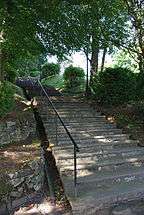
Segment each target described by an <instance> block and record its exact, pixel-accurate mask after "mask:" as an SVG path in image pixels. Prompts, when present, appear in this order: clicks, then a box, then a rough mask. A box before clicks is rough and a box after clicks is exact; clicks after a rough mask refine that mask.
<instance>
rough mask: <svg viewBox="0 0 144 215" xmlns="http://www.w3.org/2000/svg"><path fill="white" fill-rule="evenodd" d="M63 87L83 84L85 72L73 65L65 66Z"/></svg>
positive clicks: (69, 87)
mask: <svg viewBox="0 0 144 215" xmlns="http://www.w3.org/2000/svg"><path fill="white" fill-rule="evenodd" d="M63 77H64V81H65V87H66V88H67V89H71V88H75V87H81V85H82V84H84V77H85V73H84V70H83V69H82V68H80V67H73V66H72V65H71V66H69V67H67V68H66V69H65V71H64V75H63Z"/></svg>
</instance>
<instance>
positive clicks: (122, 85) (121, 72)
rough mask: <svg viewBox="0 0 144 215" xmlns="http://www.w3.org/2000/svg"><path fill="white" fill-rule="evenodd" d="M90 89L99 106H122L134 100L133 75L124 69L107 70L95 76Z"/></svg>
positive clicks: (134, 84) (134, 81)
mask: <svg viewBox="0 0 144 215" xmlns="http://www.w3.org/2000/svg"><path fill="white" fill-rule="evenodd" d="M92 88H93V90H94V93H95V97H96V99H97V100H98V101H99V102H100V103H101V104H107V105H119V104H123V103H125V102H128V101H130V100H132V99H135V91H136V90H135V89H136V79H135V75H134V73H132V72H131V71H130V70H128V69H125V68H107V69H105V71H104V72H101V73H99V74H98V75H96V77H95V78H94V82H93V87H92Z"/></svg>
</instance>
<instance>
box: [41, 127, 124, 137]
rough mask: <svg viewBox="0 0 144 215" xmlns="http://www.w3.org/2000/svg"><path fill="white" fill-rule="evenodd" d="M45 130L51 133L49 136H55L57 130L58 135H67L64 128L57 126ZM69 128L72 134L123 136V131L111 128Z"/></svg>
mask: <svg viewBox="0 0 144 215" xmlns="http://www.w3.org/2000/svg"><path fill="white" fill-rule="evenodd" d="M45 128H46V130H47V131H48V132H49V134H53V133H54V130H55V129H57V133H58V134H61V133H65V129H64V127H63V126H57V127H56V125H54V127H48V126H46V127H45ZM67 128H68V130H69V131H70V132H71V133H79V132H80V133H81V132H82V131H83V133H84V132H86V133H88V134H97V135H100V134H122V130H121V129H111V128H108V129H103V128H94V127H93V126H89V127H84V128H83V127H74V126H73V127H72V126H67Z"/></svg>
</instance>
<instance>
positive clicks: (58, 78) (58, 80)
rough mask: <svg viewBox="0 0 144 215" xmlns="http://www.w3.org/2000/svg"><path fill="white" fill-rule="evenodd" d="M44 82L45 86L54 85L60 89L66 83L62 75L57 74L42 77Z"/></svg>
mask: <svg viewBox="0 0 144 215" xmlns="http://www.w3.org/2000/svg"><path fill="white" fill-rule="evenodd" d="M41 82H42V84H43V85H45V86H52V87H55V88H58V89H62V88H63V85H64V80H63V76H62V75H55V76H51V77H48V78H45V79H42V81H41Z"/></svg>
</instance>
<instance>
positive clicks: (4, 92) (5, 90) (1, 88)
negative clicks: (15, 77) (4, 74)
mask: <svg viewBox="0 0 144 215" xmlns="http://www.w3.org/2000/svg"><path fill="white" fill-rule="evenodd" d="M13 107H14V88H13V87H12V85H11V84H10V83H9V82H3V83H2V82H0V117H2V116H4V115H5V114H7V113H8V112H9V111H11V110H12V108H13Z"/></svg>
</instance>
